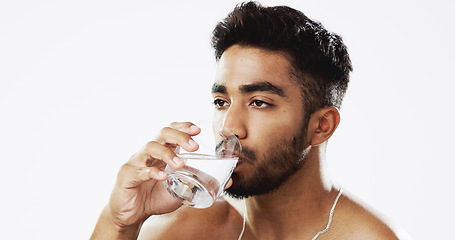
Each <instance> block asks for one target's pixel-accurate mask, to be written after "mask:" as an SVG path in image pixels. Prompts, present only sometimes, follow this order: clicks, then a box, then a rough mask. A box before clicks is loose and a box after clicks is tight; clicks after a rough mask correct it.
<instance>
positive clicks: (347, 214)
mask: <svg viewBox="0 0 455 240" xmlns="http://www.w3.org/2000/svg"><path fill="white" fill-rule="evenodd" d="M335 214H336V215H337V216H334V227H335V218H338V220H337V221H336V222H337V223H336V229H337V231H336V233H337V235H338V236H339V238H338V239H378V240H379V239H404V240H408V239H412V238H411V237H410V236H409V235H408V234H407V233H406V232H405V231H404V230H403V229H401V228H400V227H399V226H397V225H396V224H393V223H392V222H391V221H390V220H389V219H387V218H386V217H385V216H383V215H382V214H380V213H378V212H376V211H375V210H374V209H372V208H371V207H369V206H367V205H366V204H365V203H363V202H361V201H360V200H358V199H357V198H355V197H354V196H352V195H351V194H349V193H347V194H343V195H342V197H341V198H340V200H339V205H338V206H337V209H336V210H335Z"/></svg>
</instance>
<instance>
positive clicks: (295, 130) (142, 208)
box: [92, 2, 398, 239]
mask: <svg viewBox="0 0 455 240" xmlns="http://www.w3.org/2000/svg"><path fill="white" fill-rule="evenodd" d="M212 45H213V47H214V48H215V55H216V59H217V61H218V69H217V75H216V79H215V83H214V85H213V88H212V93H213V99H214V105H215V109H216V110H215V113H214V118H213V121H215V122H216V123H218V124H220V125H222V126H223V127H225V128H228V129H230V130H231V131H233V132H234V134H235V135H237V137H238V138H239V139H240V141H241V144H242V152H241V153H240V160H239V163H238V165H237V167H236V169H235V170H234V173H233V175H232V181H231V182H230V184H229V185H228V187H227V189H226V192H227V194H229V195H230V196H231V197H233V198H238V199H245V202H244V205H242V204H243V203H242V204H240V205H237V206H240V207H235V205H236V204H231V203H230V202H232V201H229V202H228V201H227V200H226V199H227V198H226V199H220V200H218V201H216V202H215V203H214V205H213V206H212V207H210V208H207V209H202V210H201V209H194V208H190V207H187V206H182V204H181V203H180V202H178V201H177V200H175V199H174V198H173V197H172V196H171V195H170V194H169V193H168V192H167V191H166V189H165V188H164V187H163V184H161V181H163V180H165V179H166V178H167V174H166V173H164V172H163V168H164V167H165V166H166V164H167V165H169V166H171V167H172V168H174V169H179V168H182V167H183V163H182V161H181V160H180V159H178V158H177V156H176V155H175V153H174V152H173V150H174V148H175V147H176V146H177V145H178V146H180V147H182V148H184V149H185V150H187V151H194V150H196V149H197V147H198V146H197V143H195V142H194V141H193V140H192V138H191V137H192V136H195V135H197V134H198V133H199V131H200V129H199V128H198V127H197V126H195V125H193V124H192V123H173V124H171V126H170V127H168V128H163V130H162V131H161V132H160V133H159V135H158V136H157V138H156V139H155V140H154V141H151V142H149V143H147V144H146V145H145V146H144V148H143V149H141V150H140V151H139V152H137V153H136V154H135V155H133V156H132V157H131V159H130V160H129V161H128V162H127V163H126V164H125V165H124V166H122V168H121V169H120V171H119V174H118V179H117V183H116V185H115V188H114V190H113V192H112V195H111V199H110V202H109V204H108V205H107V206H106V208H105V209H104V210H103V212H102V214H101V216H100V219H99V221H98V223H97V226H96V227H95V230H94V233H93V235H92V239H136V238H138V237H139V239H316V238H317V239H398V233H396V232H395V231H393V230H392V228H391V227H390V226H389V225H388V224H386V223H385V222H383V221H382V220H381V219H380V218H378V217H377V216H376V215H374V214H373V213H372V212H370V211H369V210H368V209H366V208H365V207H363V206H362V205H361V204H359V203H358V202H357V201H355V200H353V198H352V197H351V196H348V195H347V194H345V193H343V192H342V188H341V187H340V186H336V185H335V184H333V183H332V182H331V180H330V179H329V177H328V176H327V173H326V169H325V148H326V145H327V141H328V139H329V138H330V137H331V135H332V134H333V133H334V131H335V129H336V128H337V126H338V123H339V121H340V115H339V112H338V109H339V108H340V106H341V102H342V99H343V96H344V93H345V91H346V89H347V85H348V81H349V72H350V71H351V70H352V67H351V62H350V60H349V55H348V53H347V49H346V47H345V45H344V44H343V42H342V39H341V38H340V37H339V36H338V35H335V34H333V33H330V32H328V31H327V30H326V29H324V28H323V26H322V25H321V24H319V23H316V22H314V21H312V20H310V19H308V18H307V17H306V16H305V15H304V14H303V13H301V12H299V11H296V10H294V9H291V8H288V7H271V8H266V7H262V6H260V5H259V4H257V3H251V2H249V3H244V4H241V5H239V6H237V7H236V8H235V9H234V11H233V12H232V13H230V14H229V15H228V16H227V18H226V19H224V21H223V22H220V23H219V24H218V25H217V26H216V28H215V30H214V32H213V37H212ZM242 206H244V207H242ZM146 220H147V221H146ZM144 223H145V224H144Z"/></svg>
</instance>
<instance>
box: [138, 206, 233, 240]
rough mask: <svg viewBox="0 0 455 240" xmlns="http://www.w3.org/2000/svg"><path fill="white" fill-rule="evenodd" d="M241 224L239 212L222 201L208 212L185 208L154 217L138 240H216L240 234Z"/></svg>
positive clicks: (145, 224)
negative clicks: (237, 232)
mask: <svg viewBox="0 0 455 240" xmlns="http://www.w3.org/2000/svg"><path fill="white" fill-rule="evenodd" d="M240 221H241V217H240V214H239V213H238V212H237V211H236V210H235V208H234V207H232V205H231V204H230V203H229V202H227V201H225V200H223V199H220V200H217V201H216V202H215V203H214V204H213V205H212V206H211V207H210V208H206V209H195V208H191V207H187V206H182V207H181V208H179V209H178V210H176V211H174V212H172V213H168V214H163V215H158V216H151V217H150V218H149V219H147V221H146V222H145V223H144V224H143V226H142V229H141V232H140V234H139V237H138V239H140V240H152V239H214V237H215V236H219V237H221V236H223V237H224V236H229V235H230V234H232V233H233V232H236V231H238V230H237V228H239V227H241V223H240Z"/></svg>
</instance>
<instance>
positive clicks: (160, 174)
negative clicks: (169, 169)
mask: <svg viewBox="0 0 455 240" xmlns="http://www.w3.org/2000/svg"><path fill="white" fill-rule="evenodd" d="M166 175H167V174H166V173H165V172H163V171H159V172H158V176H159V177H163V178H164V177H166Z"/></svg>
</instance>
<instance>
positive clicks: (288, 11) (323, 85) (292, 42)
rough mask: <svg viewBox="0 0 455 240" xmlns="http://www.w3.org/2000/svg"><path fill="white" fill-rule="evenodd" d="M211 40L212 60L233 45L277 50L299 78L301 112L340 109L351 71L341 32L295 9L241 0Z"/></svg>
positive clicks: (220, 23) (219, 25) (218, 25)
mask: <svg viewBox="0 0 455 240" xmlns="http://www.w3.org/2000/svg"><path fill="white" fill-rule="evenodd" d="M211 43H212V46H213V48H214V49H215V57H216V60H217V61H218V60H219V59H220V58H221V55H222V54H223V53H224V51H226V50H227V49H228V48H229V47H231V46H232V45H236V44H238V45H241V46H249V47H257V48H260V49H264V50H267V51H279V52H282V53H284V54H285V55H286V56H288V60H290V62H291V65H292V68H293V69H291V70H292V73H291V74H292V75H293V76H295V77H296V78H297V79H298V80H299V81H300V86H301V89H302V97H303V100H304V105H305V107H306V109H305V110H306V111H305V112H306V113H309V114H311V113H313V112H314V111H315V110H317V109H319V108H321V107H325V106H335V107H338V108H340V107H341V102H342V100H343V97H344V94H345V92H346V89H347V86H348V82H349V73H350V72H351V71H352V65H351V61H350V59H349V54H348V52H347V48H346V46H345V45H344V43H343V41H342V39H341V37H340V36H338V35H336V34H334V33H331V32H329V31H327V30H326V29H325V28H324V27H323V26H322V24H321V23H319V22H315V21H313V20H311V19H309V18H308V17H306V16H305V15H304V14H303V13H302V12H300V11H298V10H295V9H293V8H290V7H287V6H276V7H263V6H262V5H260V4H259V3H256V2H245V3H241V4H239V5H237V6H236V7H235V8H234V10H233V11H232V12H231V13H230V14H229V15H228V16H227V17H226V18H225V19H223V21H221V22H219V23H218V24H217V26H216V27H215V29H214V30H213V35H212V41H211Z"/></svg>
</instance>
